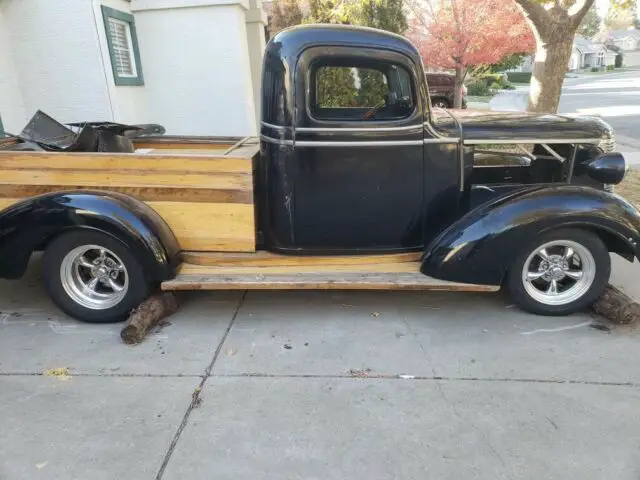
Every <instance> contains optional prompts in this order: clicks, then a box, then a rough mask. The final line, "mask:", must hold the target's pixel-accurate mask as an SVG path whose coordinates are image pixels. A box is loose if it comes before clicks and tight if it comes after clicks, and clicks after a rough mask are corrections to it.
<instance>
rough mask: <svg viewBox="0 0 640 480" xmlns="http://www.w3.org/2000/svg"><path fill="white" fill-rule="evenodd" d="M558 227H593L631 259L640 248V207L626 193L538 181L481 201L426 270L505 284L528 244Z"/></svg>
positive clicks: (429, 253) (435, 249) (426, 258)
mask: <svg viewBox="0 0 640 480" xmlns="http://www.w3.org/2000/svg"><path fill="white" fill-rule="evenodd" d="M557 228H583V229H587V230H590V231H593V232H594V233H596V234H598V235H599V236H600V238H601V239H602V240H603V241H604V243H605V244H606V245H607V247H608V249H609V251H611V252H617V253H620V254H621V255H622V256H624V257H625V258H627V259H629V260H633V259H634V257H638V255H639V253H640V251H639V249H638V246H639V245H640V212H639V211H638V210H637V209H636V208H635V207H633V206H632V205H631V204H630V203H628V202H627V201H625V200H624V199H623V198H621V197H619V196H618V195H615V194H612V193H609V192H606V191H602V190H596V189H594V188H590V187H580V186H572V185H558V186H536V187H531V188H528V189H525V190H518V191H517V192H512V193H509V194H506V195H503V196H501V197H499V198H496V199H494V200H492V201H490V202H488V203H485V204H483V205H480V206H479V207H477V208H475V209H474V210H472V211H470V212H469V213H468V214H466V215H465V216H464V217H462V218H461V219H460V220H458V221H457V222H456V223H454V224H453V225H451V226H450V227H449V228H447V229H446V230H445V231H444V232H443V233H442V234H440V235H439V236H438V237H437V238H436V239H434V240H433V242H431V244H430V245H429V247H428V248H427V250H426V252H425V254H424V255H423V260H422V266H421V271H422V273H424V274H426V275H430V276H433V277H435V278H440V279H444V280H450V281H457V282H466V283H479V284H487V285H499V284H501V283H502V280H503V279H504V275H505V273H506V272H507V270H508V269H509V268H510V266H511V265H512V263H513V262H514V261H515V258H516V257H517V255H519V254H520V253H521V252H522V249H523V248H526V247H527V246H528V245H530V243H531V242H532V241H534V240H535V239H536V238H537V237H538V236H540V234H542V233H545V232H548V231H550V230H553V229H557ZM639 258H640V257H639Z"/></svg>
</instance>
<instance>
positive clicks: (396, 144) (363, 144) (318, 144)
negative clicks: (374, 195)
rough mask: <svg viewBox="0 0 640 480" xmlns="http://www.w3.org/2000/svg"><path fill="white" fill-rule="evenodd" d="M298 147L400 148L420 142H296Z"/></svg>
mask: <svg viewBox="0 0 640 480" xmlns="http://www.w3.org/2000/svg"><path fill="white" fill-rule="evenodd" d="M296 145H298V146H300V147H401V146H409V145H422V140H381V141H378V142H376V141H370V142H368V141H363V142H323V141H318V142H316V141H297V142H296Z"/></svg>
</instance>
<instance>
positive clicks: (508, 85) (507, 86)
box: [502, 82, 516, 90]
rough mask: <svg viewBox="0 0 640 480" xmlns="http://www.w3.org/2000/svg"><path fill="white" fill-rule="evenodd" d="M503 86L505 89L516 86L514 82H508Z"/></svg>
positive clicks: (513, 88)
mask: <svg viewBox="0 0 640 480" xmlns="http://www.w3.org/2000/svg"><path fill="white" fill-rule="evenodd" d="M502 88H504V89H505V90H515V89H516V86H515V85H513V84H512V83H509V82H507V84H506V85H504V86H503V87H502Z"/></svg>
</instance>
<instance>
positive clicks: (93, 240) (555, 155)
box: [0, 25, 640, 321]
mask: <svg viewBox="0 0 640 480" xmlns="http://www.w3.org/2000/svg"><path fill="white" fill-rule="evenodd" d="M262 97H263V100H262V123H261V132H260V139H259V142H258V141H257V140H255V141H254V140H253V139H238V140H239V141H238V142H237V143H235V142H230V140H229V139H226V140H225V139H215V138H208V137H170V136H166V135H164V136H157V137H146V138H144V139H143V140H137V141H134V142H133V143H134V144H135V145H134V146H135V149H134V150H133V151H132V152H130V153H117V154H116V153H111V154H107V153H91V154H88V153H77V152H76V153H50V152H44V153H43V152H24V151H21V152H20V151H9V150H7V151H5V152H0V277H5V278H17V277H19V276H20V275H21V274H22V272H23V271H24V268H25V266H26V264H27V261H28V259H29V258H30V256H31V254H32V252H34V251H38V250H43V251H44V258H43V262H44V265H45V271H44V277H45V286H46V287H47V290H48V291H49V293H50V294H51V296H52V298H53V299H54V301H55V302H56V303H57V304H58V305H59V306H60V308H61V309H62V310H64V311H65V312H67V313H68V314H70V315H72V316H74V317H76V318H80V319H83V320H88V321H107V320H117V319H120V318H122V317H123V316H124V315H126V313H127V312H128V311H129V310H130V309H131V308H133V307H135V306H136V305H137V304H138V303H139V302H140V301H142V300H143V299H144V298H145V297H146V295H148V294H149V292H150V291H151V289H152V288H154V287H155V286H157V285H161V287H162V288H163V289H165V290H181V289H183V290H184V289H213V290H215V289H232V288H237V289H252V288H261V289H305V288H306V289H308V288H320V289H329V288H340V289H345V288H346V289H440V290H483V291H496V290H499V289H501V288H503V287H505V288H506V289H507V290H508V291H509V293H510V294H511V296H512V298H513V300H514V301H515V302H516V303H517V304H518V305H519V306H520V307H522V308H524V309H527V310H529V311H532V312H535V313H539V314H547V315H563V314H569V313H572V312H575V311H578V310H580V309H583V308H585V307H587V306H588V305H589V304H591V303H592V302H593V301H595V299H596V298H597V297H598V296H599V295H600V294H601V293H602V291H603V289H604V287H605V284H606V283H607V281H608V279H609V274H610V256H609V254H610V252H616V253H618V254H620V255H622V256H623V257H625V258H627V259H628V260H630V261H633V260H634V259H635V258H636V257H637V256H638V254H639V253H640V250H639V247H638V242H639V241H640V213H639V212H638V211H637V210H636V209H635V208H634V207H633V206H632V205H630V204H629V203H627V202H626V201H625V200H624V199H622V198H621V197H619V196H617V195H616V194H615V193H613V191H612V190H613V185H615V184H617V183H619V182H621V181H622V179H623V177H624V175H625V171H626V166H625V160H624V159H623V157H622V155H620V154H619V153H616V152H615V143H614V136H613V132H612V129H611V128H610V127H609V126H608V125H607V124H606V123H605V122H603V121H602V120H600V119H598V118H592V117H587V116H571V115H529V114H519V113H518V114H514V113H491V112H480V111H477V112H476V111H472V110H468V111H464V112H459V111H456V112H455V113H454V112H452V111H448V110H441V109H433V108H432V106H431V102H430V98H429V91H428V87H427V85H426V83H425V74H424V69H423V65H422V60H421V58H420V55H419V53H418V51H417V50H416V48H415V47H414V46H413V45H412V44H411V43H410V42H409V41H407V40H406V39H405V38H403V37H400V36H397V35H394V34H390V33H387V32H382V31H378V30H373V29H368V28H358V27H348V26H330V25H309V26H302V27H296V28H292V29H288V30H285V31H283V32H280V33H279V34H277V35H276V36H275V37H274V38H273V39H271V40H270V42H269V44H268V45H267V48H266V51H265V55H264V65H263V85H262ZM222 114H224V112H221V115H222ZM225 142H227V143H229V142H230V144H229V145H225ZM234 143H235V145H234ZM258 148H259V152H258ZM239 152H243V153H242V154H240V153H239ZM30 169H31V170H30ZM3 202H4V203H3ZM3 206H4V210H2V208H3Z"/></svg>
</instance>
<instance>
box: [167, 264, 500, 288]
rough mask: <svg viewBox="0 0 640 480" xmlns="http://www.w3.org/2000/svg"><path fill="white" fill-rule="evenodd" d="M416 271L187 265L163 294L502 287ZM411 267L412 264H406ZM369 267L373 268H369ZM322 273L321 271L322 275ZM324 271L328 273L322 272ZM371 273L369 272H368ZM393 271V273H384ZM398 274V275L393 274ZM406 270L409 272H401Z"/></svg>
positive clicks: (415, 266) (393, 267)
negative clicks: (474, 283)
mask: <svg viewBox="0 0 640 480" xmlns="http://www.w3.org/2000/svg"><path fill="white" fill-rule="evenodd" d="M411 263H412V264H413V265H411V267H413V268H410V269H409V268H406V267H405V268H402V269H400V268H397V266H390V268H388V269H381V268H380V267H381V265H376V266H375V267H374V268H371V267H372V266H370V265H369V266H367V265H359V266H351V268H348V269H347V268H345V266H340V267H342V268H340V267H338V266H333V268H332V269H331V270H332V271H327V270H329V269H318V268H317V267H316V268H315V269H314V268H313V267H310V266H309V267H306V268H301V267H299V266H298V267H286V266H285V267H279V268H269V267H261V268H260V267H235V268H234V267H209V266H202V265H190V264H185V265H183V267H182V269H181V270H180V272H179V274H178V275H177V276H176V277H175V278H174V279H173V280H168V281H166V282H163V283H162V290H167V291H170V290H315V289H318V290H441V291H459V292H497V291H498V290H500V286H499V285H473V284H468V283H456V282H448V281H446V280H437V279H435V278H432V277H428V276H426V275H423V274H421V273H420V272H419V271H417V270H418V267H419V264H418V263H417V262H416V263H414V262H411ZM405 265H406V266H408V264H405ZM367 267H369V268H367ZM314 270H315V271H314ZM318 270H320V271H318ZM322 270H324V271H322ZM363 270H364V271H363ZM367 270H369V271H367ZM380 270H391V271H380ZM393 270H396V271H393ZM397 270H405V271H397Z"/></svg>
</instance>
